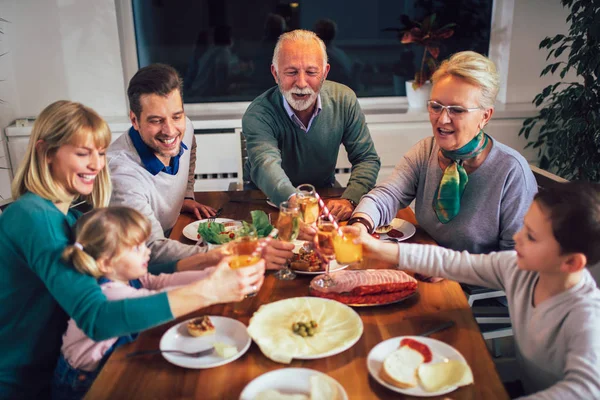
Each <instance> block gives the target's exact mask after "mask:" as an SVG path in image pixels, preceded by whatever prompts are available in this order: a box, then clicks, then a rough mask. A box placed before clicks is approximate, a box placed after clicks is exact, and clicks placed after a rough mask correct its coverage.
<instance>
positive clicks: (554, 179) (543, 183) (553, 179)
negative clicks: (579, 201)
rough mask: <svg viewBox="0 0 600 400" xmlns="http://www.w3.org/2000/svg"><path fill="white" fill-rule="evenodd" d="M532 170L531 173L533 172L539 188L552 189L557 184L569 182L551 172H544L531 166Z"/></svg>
mask: <svg viewBox="0 0 600 400" xmlns="http://www.w3.org/2000/svg"><path fill="white" fill-rule="evenodd" d="M529 167H530V168H531V172H533V176H535V180H536V181H537V184H538V187H551V186H553V185H556V184H557V183H565V182H568V180H566V179H564V178H561V177H560V176H558V175H554V174H553V173H551V172H548V171H546V170H543V169H541V168H539V167H536V166H535V165H532V164H529Z"/></svg>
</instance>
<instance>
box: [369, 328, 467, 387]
mask: <svg viewBox="0 0 600 400" xmlns="http://www.w3.org/2000/svg"><path fill="white" fill-rule="evenodd" d="M405 338H410V339H414V340H416V341H418V342H421V343H424V344H426V345H427V346H429V348H430V349H431V353H432V355H433V359H432V360H431V362H432V363H438V362H443V361H445V360H460V361H463V362H464V363H467V360H465V358H464V357H463V356H462V354H460V353H459V352H458V350H456V349H455V348H454V347H452V346H450V345H448V344H446V343H444V342H440V341H439V340H436V339H431V338H427V337H422V336H399V337H395V338H392V339H388V340H385V341H383V342H381V343H379V344H378V345H377V346H375V347H373V348H372V349H371V351H370V352H369V355H368V356H367V368H368V369H369V374H371V376H372V377H373V379H375V380H376V381H377V382H379V383H380V384H381V385H383V386H385V387H386V388H388V389H390V390H393V391H394V392H398V393H402V394H405V395H408V396H420V397H433V396H441V395H443V394H446V393H450V392H452V391H454V390H456V389H457V388H458V387H457V386H451V387H448V388H446V389H443V390H439V391H437V392H426V391H425V390H424V389H423V388H422V387H421V385H419V386H416V387H414V388H409V389H401V388H399V387H396V386H393V385H390V384H389V383H387V382H385V381H384V380H383V379H381V378H380V376H379V374H380V371H381V367H382V366H383V361H384V360H385V358H386V357H387V355H388V354H390V353H391V352H393V351H395V350H397V349H398V347H399V346H400V341H401V340H402V339H405Z"/></svg>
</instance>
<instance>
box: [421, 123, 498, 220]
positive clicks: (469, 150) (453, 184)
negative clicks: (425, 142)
mask: <svg viewBox="0 0 600 400" xmlns="http://www.w3.org/2000/svg"><path fill="white" fill-rule="evenodd" d="M488 140H489V136H488V135H487V134H486V133H485V132H484V131H483V130H481V131H479V133H478V134H477V136H475V137H474V138H473V139H472V140H471V141H470V142H469V143H467V144H465V145H464V146H463V147H461V148H460V149H458V150H454V151H447V150H444V149H441V150H442V154H443V155H444V156H445V157H446V158H449V159H450V160H452V162H450V165H448V166H447V167H446V169H445V170H444V175H443V176H442V180H441V181H440V186H438V188H437V189H436V191H435V194H434V196H433V210H434V211H435V214H436V215H437V217H438V219H439V220H440V222H441V223H442V224H447V223H448V222H450V221H452V219H453V218H454V217H456V216H457V215H458V213H459V212H460V199H461V198H462V195H463V193H464V191H465V187H466V186H467V182H469V177H468V175H467V171H465V168H464V167H463V165H462V164H463V162H464V160H468V159H470V158H473V157H476V156H477V155H479V154H480V153H481V152H482V151H483V149H485V146H487V144H488Z"/></svg>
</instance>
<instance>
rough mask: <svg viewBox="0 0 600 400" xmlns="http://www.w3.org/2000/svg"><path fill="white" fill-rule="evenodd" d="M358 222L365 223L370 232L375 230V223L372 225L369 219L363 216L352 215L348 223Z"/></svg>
mask: <svg viewBox="0 0 600 400" xmlns="http://www.w3.org/2000/svg"><path fill="white" fill-rule="evenodd" d="M356 222H358V223H361V224H363V225H364V226H365V228H367V232H369V233H372V232H373V225H371V222H369V220H368V219H366V218H363V217H352V218H350V219H349V220H348V225H352V224H354V223H356Z"/></svg>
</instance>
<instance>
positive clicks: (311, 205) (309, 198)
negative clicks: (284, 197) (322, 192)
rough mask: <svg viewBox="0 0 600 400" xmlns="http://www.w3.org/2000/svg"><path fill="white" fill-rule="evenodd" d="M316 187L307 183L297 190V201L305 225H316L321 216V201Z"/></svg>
mask: <svg viewBox="0 0 600 400" xmlns="http://www.w3.org/2000/svg"><path fill="white" fill-rule="evenodd" d="M316 193H317V192H316V190H315V187H314V186H313V185H309V184H307V183H305V184H302V185H300V186H298V187H297V188H296V200H297V202H298V204H299V205H300V213H301V215H302V220H303V221H304V223H305V224H307V225H311V224H313V223H315V221H316V220H317V217H318V216H319V200H317V194H316Z"/></svg>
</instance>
